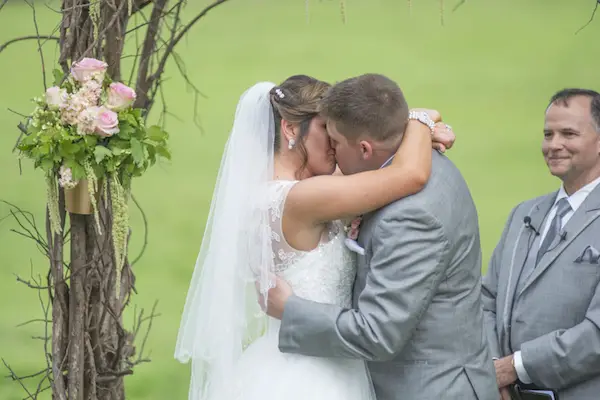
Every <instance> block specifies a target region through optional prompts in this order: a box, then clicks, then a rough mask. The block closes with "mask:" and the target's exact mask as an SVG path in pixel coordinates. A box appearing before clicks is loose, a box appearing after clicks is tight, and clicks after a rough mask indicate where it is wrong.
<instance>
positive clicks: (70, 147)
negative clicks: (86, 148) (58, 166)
mask: <svg viewBox="0 0 600 400" xmlns="http://www.w3.org/2000/svg"><path fill="white" fill-rule="evenodd" d="M79 149H80V146H79V145H78V144H77V143H71V142H62V143H61V144H60V151H61V153H63V154H65V155H68V154H75V153H77V152H78V151H79Z"/></svg>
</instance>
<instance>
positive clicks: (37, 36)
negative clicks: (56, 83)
mask: <svg viewBox="0 0 600 400" xmlns="http://www.w3.org/2000/svg"><path fill="white" fill-rule="evenodd" d="M25 3H27V4H28V5H29V7H31V11H32V13H33V25H34V26H35V35H36V38H37V42H38V51H39V53H40V60H41V61H42V81H43V82H44V90H46V89H47V88H48V85H47V84H46V63H45V62H44V53H43V52H42V42H41V37H40V28H39V26H38V22H37V16H36V12H35V5H34V4H33V1H31V2H30V1H29V0H25Z"/></svg>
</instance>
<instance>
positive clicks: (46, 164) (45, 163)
mask: <svg viewBox="0 0 600 400" xmlns="http://www.w3.org/2000/svg"><path fill="white" fill-rule="evenodd" d="M41 167H42V169H44V170H45V171H50V170H51V169H52V168H53V167H54V162H53V161H52V160H51V159H48V158H44V159H43V160H42V164H41Z"/></svg>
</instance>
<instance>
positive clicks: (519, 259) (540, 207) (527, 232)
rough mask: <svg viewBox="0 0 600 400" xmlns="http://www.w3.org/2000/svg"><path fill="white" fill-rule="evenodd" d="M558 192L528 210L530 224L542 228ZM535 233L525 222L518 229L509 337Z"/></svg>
mask: <svg viewBox="0 0 600 400" xmlns="http://www.w3.org/2000/svg"><path fill="white" fill-rule="evenodd" d="M557 193H558V192H555V193H551V194H549V195H547V196H545V197H544V198H542V199H541V200H540V201H538V202H537V203H536V204H535V205H534V206H533V207H532V208H531V210H528V211H527V216H529V217H530V218H531V222H530V224H531V226H532V227H533V228H535V229H536V230H537V231H539V230H540V229H541V225H542V222H543V221H544V217H545V216H546V214H548V211H550V208H552V204H553V203H554V199H555V198H556V194H557ZM533 235H534V231H533V230H532V229H529V228H527V227H526V226H525V224H523V225H521V228H520V229H519V231H518V236H517V241H516V248H515V252H514V254H513V256H512V258H511V263H510V275H509V279H508V287H507V288H506V303H505V304H506V308H505V313H504V327H505V329H506V330H507V332H506V338H507V339H508V337H510V336H509V335H510V332H508V328H507V327H508V326H509V325H510V320H511V318H512V316H511V314H512V304H513V301H514V298H515V296H516V291H517V285H518V283H519V277H520V276H521V272H522V270H523V266H524V264H525V260H526V258H527V254H528V253H529V252H531V246H532V243H533V241H534V240H535V236H533Z"/></svg>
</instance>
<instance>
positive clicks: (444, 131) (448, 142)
mask: <svg viewBox="0 0 600 400" xmlns="http://www.w3.org/2000/svg"><path fill="white" fill-rule="evenodd" d="M455 140H456V135H455V134H454V131H453V130H452V127H451V126H450V125H446V124H445V123H443V122H438V123H436V124H435V127H434V128H433V136H432V138H431V141H432V142H433V143H432V145H433V148H434V149H436V150H439V151H441V152H442V153H444V152H445V151H446V150H447V149H450V148H452V145H453V144H454V141H455Z"/></svg>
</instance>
